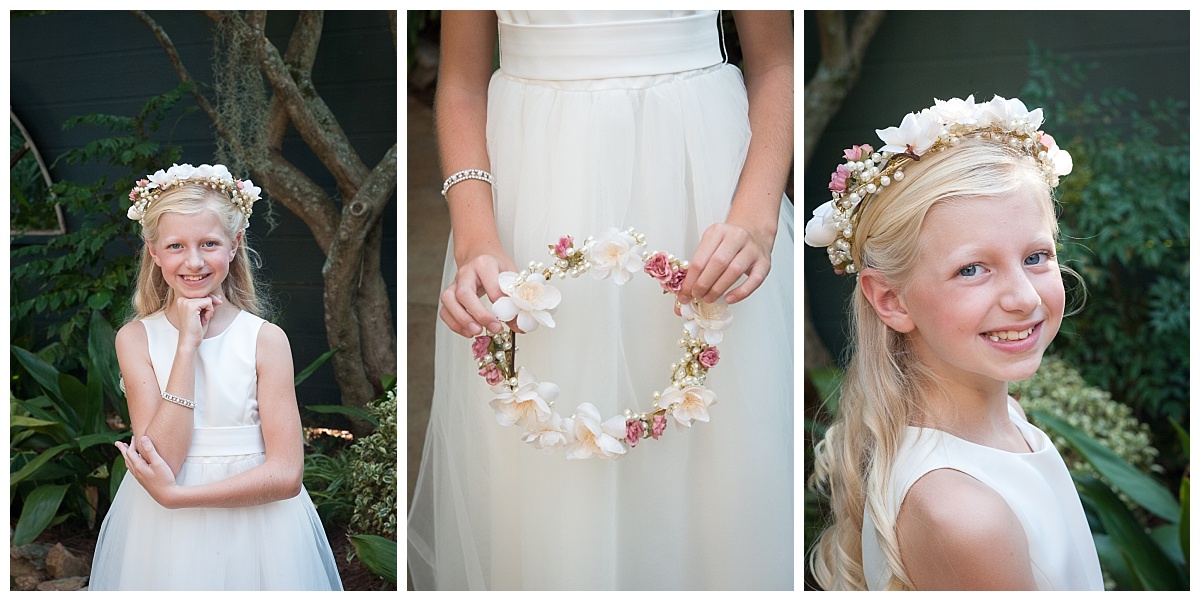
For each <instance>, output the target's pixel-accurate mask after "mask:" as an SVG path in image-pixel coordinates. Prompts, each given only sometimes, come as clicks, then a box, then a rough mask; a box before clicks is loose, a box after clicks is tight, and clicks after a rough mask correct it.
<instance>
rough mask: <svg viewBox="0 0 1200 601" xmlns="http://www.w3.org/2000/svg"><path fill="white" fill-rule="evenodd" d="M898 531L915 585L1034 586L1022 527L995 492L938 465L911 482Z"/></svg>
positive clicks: (958, 588) (926, 587) (903, 558)
mask: <svg viewBox="0 0 1200 601" xmlns="http://www.w3.org/2000/svg"><path fill="white" fill-rule="evenodd" d="M896 536H897V538H898V539H899V542H900V559H901V561H902V562H903V564H904V571H905V572H906V573H907V574H908V577H909V580H911V581H912V583H913V585H914V586H915V587H916V588H917V590H956V591H962V590H1034V589H1036V588H1037V583H1036V582H1035V581H1034V579H1033V568H1032V565H1031V564H1030V562H1029V543H1028V539H1027V538H1026V536H1025V529H1024V527H1023V526H1022V525H1021V522H1020V520H1019V519H1018V518H1017V516H1016V514H1015V513H1013V510H1012V508H1010V507H1009V506H1008V503H1007V502H1006V501H1005V500H1004V497H1001V496H1000V494H999V493H997V492H996V491H994V490H992V489H991V488H990V487H988V486H987V485H985V484H983V483H982V482H980V481H978V480H976V479H974V478H972V477H971V476H968V475H967V474H964V473H962V472H959V471H955V470H951V469H938V470H934V471H932V472H929V473H928V474H925V475H924V476H922V477H921V478H920V479H919V480H917V481H916V483H914V484H913V485H912V488H910V489H909V491H908V494H907V495H905V497H904V501H903V503H901V505H900V515H899V516H897V518H896Z"/></svg>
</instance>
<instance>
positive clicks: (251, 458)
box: [88, 453, 342, 591]
mask: <svg viewBox="0 0 1200 601" xmlns="http://www.w3.org/2000/svg"><path fill="white" fill-rule="evenodd" d="M264 460H265V456H264V455H263V454H262V453H256V454H253V455H234V456H220V457H188V458H187V459H186V460H185V461H184V464H183V468H182V469H181V470H180V472H179V478H178V483H179V484H180V485H181V486H194V485H198V484H207V483H210V482H216V481H219V480H223V479H225V478H228V477H230V476H233V475H236V474H239V473H241V472H244V471H246V470H248V469H250V468H252V467H254V466H256V465H259V464H261V463H262V462H263V461H264ZM88 589H89V590H93V591H102V590H123V591H129V590H185V591H186V590H192V591H199V590H326V591H327V590H337V591H340V590H342V582H341V579H340V577H339V576H338V572H337V566H336V564H335V563H334V558H333V553H332V551H331V550H330V548H329V541H328V540H327V539H326V537H325V530H324V529H323V528H322V527H321V520H320V518H319V517H317V513H316V510H314V509H313V504H312V500H311V499H309V496H308V492H307V491H304V490H301V492H300V494H299V495H296V496H295V497H292V498H291V499H286V500H283V501H276V502H274V503H267V504H265V505H255V506H253V507H238V508H230V509H226V508H188V509H165V508H163V507H162V506H161V505H159V504H158V503H157V502H155V501H154V499H152V498H151V497H150V495H149V493H147V492H146V489H144V488H142V485H141V484H140V483H138V481H137V480H136V479H135V478H134V477H133V475H132V474H126V475H125V478H124V479H123V480H122V481H121V486H120V488H119V489H118V490H117V496H116V498H114V499H113V504H112V508H111V509H110V510H109V512H108V515H107V516H105V518H104V523H103V524H102V525H101V527H100V538H99V541H98V542H97V543H96V554H95V558H94V559H93V560H92V577H91V580H90V582H89V585H88Z"/></svg>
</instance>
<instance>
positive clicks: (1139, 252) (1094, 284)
mask: <svg viewBox="0 0 1200 601" xmlns="http://www.w3.org/2000/svg"><path fill="white" fill-rule="evenodd" d="M1097 68H1098V67H1097V65H1095V64H1089V65H1082V64H1079V63H1075V62H1071V61H1068V60H1066V59H1064V58H1062V57H1059V56H1055V55H1052V54H1051V53H1049V52H1040V51H1039V50H1038V49H1037V48H1036V47H1032V50H1031V58H1030V80H1029V82H1028V84H1027V85H1026V87H1025V90H1024V91H1022V93H1021V97H1022V99H1024V100H1025V101H1026V103H1027V104H1029V105H1030V106H1043V107H1046V109H1047V115H1048V117H1049V118H1050V119H1051V120H1052V121H1053V122H1052V123H1050V124H1048V127H1047V130H1049V131H1053V132H1054V133H1055V135H1056V136H1057V137H1058V140H1059V145H1060V146H1061V147H1063V148H1066V149H1068V150H1069V151H1070V152H1071V155H1072V156H1073V157H1074V161H1075V170H1074V172H1073V173H1072V174H1071V175H1070V176H1068V177H1066V178H1063V182H1062V185H1061V186H1060V187H1059V190H1058V196H1059V199H1060V202H1061V204H1062V215H1061V217H1060V220H1059V222H1060V225H1061V229H1062V232H1063V234H1064V240H1066V241H1068V242H1067V243H1066V244H1065V246H1064V248H1063V250H1062V257H1063V258H1064V259H1065V262H1066V263H1067V264H1069V265H1071V266H1072V267H1074V269H1075V270H1076V271H1078V272H1079V274H1080V275H1081V276H1082V277H1083V280H1084V282H1085V283H1086V285H1087V290H1088V299H1087V304H1086V307H1085V308H1084V309H1083V311H1082V312H1080V313H1079V314H1078V315H1076V316H1074V317H1072V318H1071V319H1070V320H1067V321H1066V322H1065V323H1064V325H1063V329H1062V333H1061V334H1060V335H1059V336H1058V339H1057V341H1056V342H1055V349H1056V352H1058V353H1059V354H1060V355H1062V356H1063V358H1064V359H1066V360H1067V361H1069V362H1070V363H1071V364H1072V365H1075V366H1077V367H1078V369H1079V370H1080V372H1081V373H1082V374H1083V376H1084V378H1085V379H1086V380H1087V381H1088V382H1091V383H1092V384H1095V385H1097V386H1099V387H1101V388H1103V389H1105V390H1108V391H1109V392H1111V393H1112V395H1113V396H1114V397H1115V398H1117V399H1118V400H1121V401H1122V402H1124V403H1126V404H1128V405H1130V406H1131V407H1133V408H1134V409H1135V411H1136V412H1137V413H1138V414H1139V415H1140V416H1141V417H1142V419H1143V421H1145V422H1147V423H1150V424H1151V426H1152V427H1153V428H1155V436H1156V438H1157V439H1158V441H1159V445H1158V446H1159V448H1160V449H1162V450H1163V451H1164V453H1165V454H1164V457H1163V460H1164V461H1166V462H1170V463H1173V461H1174V455H1175V454H1174V453H1166V451H1168V449H1167V448H1166V446H1165V445H1170V446H1171V447H1172V449H1170V450H1175V443H1176V441H1175V439H1174V437H1173V436H1172V433H1171V432H1170V429H1169V427H1168V426H1167V423H1168V419H1167V418H1173V419H1175V420H1176V421H1185V420H1184V416H1185V415H1186V414H1187V410H1188V401H1189V398H1190V396H1189V390H1188V389H1189V379H1188V368H1189V363H1190V362H1189V345H1188V324H1189V310H1188V305H1189V293H1188V290H1189V288H1188V281H1189V273H1190V250H1189V247H1190V239H1189V231H1188V221H1189V219H1188V215H1189V212H1190V209H1189V207H1190V200H1189V183H1190V177H1189V176H1190V158H1191V154H1190V148H1189V141H1190V140H1189V136H1188V125H1189V119H1188V112H1187V105H1186V103H1184V102H1181V101H1175V100H1171V99H1166V100H1161V101H1158V100H1149V101H1146V102H1142V101H1140V100H1139V99H1138V98H1137V96H1136V95H1134V94H1133V93H1132V92H1129V91H1128V90H1123V89H1108V90H1105V91H1103V92H1101V93H1099V94H1093V93H1091V92H1086V91H1085V88H1084V83H1085V81H1086V80H1087V77H1088V75H1089V74H1090V73H1091V72H1093V71H1094V70H1096V69H1097ZM1164 467H1167V469H1168V472H1176V473H1177V472H1178V471H1179V470H1181V469H1182V466H1181V465H1178V464H1172V465H1164Z"/></svg>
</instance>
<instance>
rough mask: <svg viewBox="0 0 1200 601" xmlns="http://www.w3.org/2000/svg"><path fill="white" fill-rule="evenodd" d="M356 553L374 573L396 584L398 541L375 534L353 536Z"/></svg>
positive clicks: (351, 537)
mask: <svg viewBox="0 0 1200 601" xmlns="http://www.w3.org/2000/svg"><path fill="white" fill-rule="evenodd" d="M350 542H351V543H352V544H353V545H354V551H355V553H357V554H358V557H359V558H360V559H362V562H363V564H365V565H366V566H367V567H368V568H370V570H371V571H372V572H374V573H375V574H377V575H379V576H380V577H382V578H383V579H384V580H387V581H388V582H390V583H392V584H396V565H397V564H396V559H397V556H396V541H394V540H389V539H386V538H383V537H382V536H375V535H373V534H352V535H350Z"/></svg>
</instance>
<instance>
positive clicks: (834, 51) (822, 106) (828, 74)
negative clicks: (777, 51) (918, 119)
mask: <svg viewBox="0 0 1200 601" xmlns="http://www.w3.org/2000/svg"><path fill="white" fill-rule="evenodd" d="M885 14H886V13H885V12H884V11H863V12H862V13H860V14H859V15H858V19H857V20H856V21H855V23H854V30H853V33H852V34H850V37H849V39H847V32H846V21H845V17H844V16H843V14H842V11H818V13H817V27H818V29H819V34H818V35H819V36H820V39H821V62H820V65H818V67H817V72H816V73H815V74H814V75H813V77H812V79H811V80H810V81H809V82H808V84H807V85H805V86H804V165H805V167H807V166H808V161H809V159H810V158H812V152H813V149H815V148H816V145H817V142H818V141H819V140H820V138H821V134H822V133H823V132H824V131H825V127H826V126H828V125H829V121H830V119H832V118H833V116H834V115H835V114H837V111H838V109H839V108H841V106H842V102H843V101H844V100H845V99H846V94H848V93H849V92H850V89H851V88H853V87H854V82H856V81H858V76H859V73H860V72H861V71H862V59H863V56H864V55H865V54H866V53H867V46H869V45H870V43H871V38H872V37H874V36H875V32H876V30H878V29H879V25H880V23H882V22H883V17H884V15H885ZM827 53H828V54H827Z"/></svg>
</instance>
